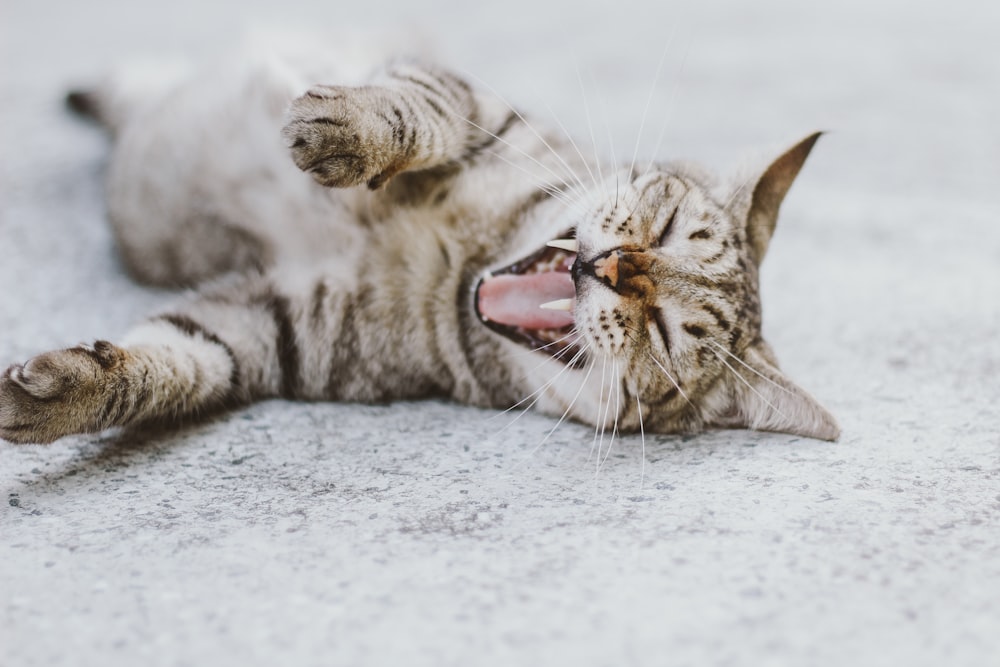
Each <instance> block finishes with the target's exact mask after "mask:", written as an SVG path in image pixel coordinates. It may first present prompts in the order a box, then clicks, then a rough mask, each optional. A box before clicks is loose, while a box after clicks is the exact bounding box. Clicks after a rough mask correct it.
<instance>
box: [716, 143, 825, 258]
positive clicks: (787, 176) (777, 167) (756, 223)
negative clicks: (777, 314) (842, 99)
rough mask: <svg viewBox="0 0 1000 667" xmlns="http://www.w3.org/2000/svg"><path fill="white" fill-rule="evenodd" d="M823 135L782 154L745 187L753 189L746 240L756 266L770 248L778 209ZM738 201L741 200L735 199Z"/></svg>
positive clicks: (748, 209) (747, 212)
mask: <svg viewBox="0 0 1000 667" xmlns="http://www.w3.org/2000/svg"><path fill="white" fill-rule="evenodd" d="M821 134H822V132H815V133H813V134H810V135H809V136H808V137H806V138H805V139H803V140H802V141H800V142H799V143H797V144H795V145H794V146H792V147H791V148H789V149H788V150H787V151H785V152H784V153H782V154H781V155H780V156H778V158H777V159H776V160H775V161H774V162H772V163H771V164H770V165H769V166H768V167H767V168H766V169H764V171H763V172H762V173H761V174H760V176H758V177H757V179H756V180H754V179H752V178H751V179H750V181H749V182H748V183H747V185H746V186H744V187H747V188H749V187H752V188H753V189H752V190H750V193H751V194H750V200H749V202H746V200H745V198H744V201H743V206H745V207H746V213H745V216H746V226H747V239H748V240H749V242H750V248H751V250H752V252H753V255H754V259H756V260H757V263H758V264H760V262H761V261H762V260H763V259H764V255H765V254H766V253H767V246H768V245H769V244H770V242H771V236H772V235H773V234H774V227H775V225H776V224H777V222H778V209H779V208H781V202H783V201H784V199H785V195H786V194H788V190H789V189H790V188H791V187H792V183H793V182H795V177H796V176H798V174H799V171H800V170H801V169H802V165H803V164H805V161H806V158H807V157H809V153H810V152H811V151H812V148H813V146H815V145H816V141H817V140H818V139H819V137H820V135H821ZM734 199H739V198H734Z"/></svg>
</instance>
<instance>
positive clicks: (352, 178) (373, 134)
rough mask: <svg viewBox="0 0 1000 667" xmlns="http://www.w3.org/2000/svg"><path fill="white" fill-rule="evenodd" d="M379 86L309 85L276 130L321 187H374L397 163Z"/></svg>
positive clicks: (397, 154)
mask: <svg viewBox="0 0 1000 667" xmlns="http://www.w3.org/2000/svg"><path fill="white" fill-rule="evenodd" d="M383 97H384V92H383V91H382V90H381V89H379V88H374V87H369V88H349V87H342V86H315V87H313V88H312V89H310V90H309V92H308V93H306V94H305V95H303V96H302V97H299V98H297V99H295V100H294V101H293V102H292V104H291V107H289V110H288V114H287V123H286V124H285V127H284V129H283V130H282V135H283V136H284V138H285V142H286V143H287V145H288V147H289V148H290V149H291V152H292V159H293V160H295V164H296V165H298V167H299V169H301V170H303V171H305V172H307V173H309V174H311V175H312V177H313V178H314V179H316V181H317V182H319V183H320V184H322V185H325V186H327V187H338V188H344V187H349V186H352V185H359V184H362V183H366V184H368V186H369V187H371V188H376V187H378V186H380V185H381V184H382V183H384V182H385V181H386V180H388V179H389V178H390V177H391V176H392V175H394V174H396V173H398V172H399V171H400V170H401V169H402V166H403V163H402V155H401V152H400V146H401V144H400V143H399V142H398V141H397V139H398V138H399V137H398V131H394V129H393V125H392V123H391V122H390V119H389V117H388V116H387V115H386V114H385V113H384V112H380V111H379V109H380V108H382V107H384V106H385V100H383V99H382V98H383Z"/></svg>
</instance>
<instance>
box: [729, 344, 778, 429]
mask: <svg viewBox="0 0 1000 667" xmlns="http://www.w3.org/2000/svg"><path fill="white" fill-rule="evenodd" d="M712 354H714V355H715V358H716V359H718V360H719V361H721V362H722V363H723V364H724V365H725V367H726V368H728V369H729V370H730V371H732V373H733V375H735V376H736V377H737V378H739V380H740V382H742V383H743V384H745V385H746V386H747V389H749V390H750V391H752V392H753V393H754V394H756V395H757V398H759V399H760V400H762V401H764V404H765V405H767V407H769V408H771V409H772V410H774V411H775V412H777V413H778V414H779V415H781V416H782V417H784V418H785V419H786V420H788V416H787V415H786V414H785V413H784V412H782V411H781V410H779V409H778V408H777V407H775V405H774V404H773V403H771V401H769V400H767V399H766V398H764V395H763V394H762V393H760V392H759V391H757V390H756V389H754V387H753V385H752V384H750V383H749V382H748V381H747V379H746V378H745V377H743V376H742V375H740V374H739V373H738V372H736V369H735V368H733V367H732V366H730V365H729V362H727V361H726V359H725V357H722V356H720V355H719V353H718V352H716V351H714V350H713V351H712ZM789 421H791V420H789ZM751 428H752V427H751Z"/></svg>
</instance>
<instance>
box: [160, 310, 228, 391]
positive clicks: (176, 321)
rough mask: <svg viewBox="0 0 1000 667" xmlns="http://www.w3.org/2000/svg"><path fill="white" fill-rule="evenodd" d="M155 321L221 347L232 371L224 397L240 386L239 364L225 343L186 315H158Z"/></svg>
mask: <svg viewBox="0 0 1000 667" xmlns="http://www.w3.org/2000/svg"><path fill="white" fill-rule="evenodd" d="M157 320H159V321H162V322H166V323H167V324H170V325H171V326H173V327H174V328H175V329H177V330H178V331H181V332H182V333H184V334H186V335H188V336H190V337H192V338H194V337H195V336H201V337H202V338H203V339H205V340H206V341H208V342H209V343H212V344H213V345H218V346H219V347H221V348H222V349H223V351H225V353H226V356H227V357H229V363H230V364H231V365H232V371H231V372H230V373H229V388H228V390H227V391H226V393H225V396H229V395H230V394H231V393H232V392H233V391H235V390H236V389H237V388H238V387H239V386H240V364H239V361H237V359H236V353H235V352H233V348H231V347H229V345H227V344H226V342H225V341H223V340H222V339H221V338H219V337H218V336H216V335H215V334H214V333H212V332H211V331H209V330H208V329H206V328H205V327H203V326H202V325H200V324H198V323H197V322H195V321H194V320H192V319H191V318H190V317H187V316H186V315H160V316H158V317H155V318H153V321H157Z"/></svg>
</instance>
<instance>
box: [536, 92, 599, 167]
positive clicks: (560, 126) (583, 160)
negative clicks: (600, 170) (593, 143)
mask: <svg viewBox="0 0 1000 667" xmlns="http://www.w3.org/2000/svg"><path fill="white" fill-rule="evenodd" d="M545 108H546V109H548V110H549V114H551V116H552V120H554V121H555V122H556V124H557V125H558V126H559V129H561V130H562V131H563V134H565V135H566V139H568V140H569V143H570V145H571V146H573V150H575V151H576V154H577V155H578V156H579V157H580V162H581V163H583V168H584V169H586V170H587V174H589V175H590V180H591V181H593V183H594V187H598V186H599V183H598V181H597V177H596V176H594V172H593V170H592V169H591V168H590V163H589V162H587V158H585V157H583V151H581V150H580V147H579V146H578V145H577V143H576V141H575V140H574V139H573V135H572V134H570V132H569V130H567V129H566V126H565V125H563V124H562V121H561V120H559V118H558V116H556V114H555V112H554V111H553V110H552V107H550V106H549V105H547V104H546V105H545ZM581 185H582V184H581Z"/></svg>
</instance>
